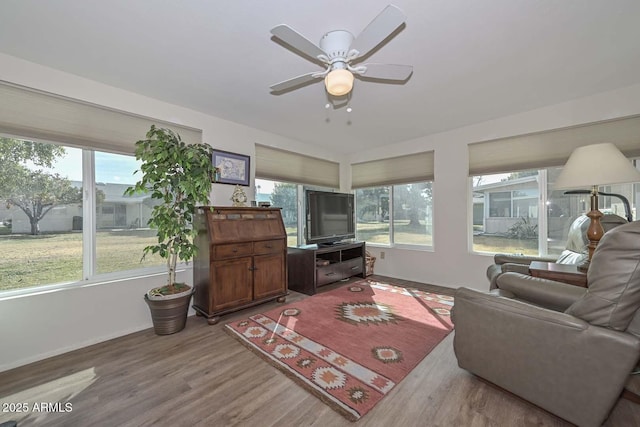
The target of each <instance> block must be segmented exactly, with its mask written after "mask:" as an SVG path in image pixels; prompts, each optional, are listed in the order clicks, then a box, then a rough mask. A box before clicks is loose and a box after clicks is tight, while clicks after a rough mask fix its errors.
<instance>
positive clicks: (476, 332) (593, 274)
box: [452, 221, 640, 426]
mask: <svg viewBox="0 0 640 427" xmlns="http://www.w3.org/2000/svg"><path fill="white" fill-rule="evenodd" d="M497 282H498V289H494V290H493V291H490V292H489V293H486V292H479V291H475V290H472V289H466V288H460V289H458V290H457V291H456V294H455V305H454V308H453V312H452V320H453V322H454V324H455V336H454V351H455V354H456V357H457V359H458V365H459V366H460V367H461V368H463V369H466V370H468V371H470V372H472V373H473V374H475V375H477V376H479V377H482V378H484V379H486V380H487V381H489V382H491V383H493V384H496V385H498V386H499V387H501V388H503V389H505V390H508V391H510V392H512V393H514V394H516V395H518V396H520V397H522V398H524V399H526V400H528V401H530V402H532V403H534V404H535V405H537V406H539V407H541V408H543V409H545V410H547V411H549V412H551V413H553V414H555V415H557V416H559V417H561V418H564V419H566V420H567V421H570V422H572V423H574V424H576V425H578V426H600V425H601V424H602V423H603V422H604V421H605V420H606V418H607V416H608V414H609V412H610V411H611V409H612V408H613V406H614V405H615V403H616V401H617V400H618V398H619V396H620V394H621V392H622V390H623V389H624V386H625V383H626V382H627V380H628V379H629V374H630V373H631V371H632V369H633V368H634V367H635V366H636V364H637V363H638V359H639V358H640V310H639V308H640V221H635V222H631V223H628V224H624V225H621V226H619V227H616V228H614V229H613V230H611V231H609V232H607V233H606V234H605V235H604V237H603V238H602V240H601V241H600V243H599V245H598V247H597V248H596V251H595V253H594V255H593V258H592V260H591V265H590V267H589V271H588V272H587V282H588V287H587V288H581V287H577V286H572V285H568V284H564V283H560V282H554V281H550V280H545V279H540V278H536V277H531V276H527V275H523V274H519V273H514V272H507V273H504V274H502V275H500V277H498V279H497Z"/></svg>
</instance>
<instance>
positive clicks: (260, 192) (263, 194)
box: [256, 179, 298, 246]
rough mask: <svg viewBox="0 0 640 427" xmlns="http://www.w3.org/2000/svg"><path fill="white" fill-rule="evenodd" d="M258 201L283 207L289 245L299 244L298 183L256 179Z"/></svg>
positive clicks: (283, 218) (283, 219)
mask: <svg viewBox="0 0 640 427" xmlns="http://www.w3.org/2000/svg"><path fill="white" fill-rule="evenodd" d="M256 201H257V202H269V203H271V206H273V207H277V208H282V221H283V222H284V227H285V230H286V232H287V245H288V246H298V185H297V184H290V183H286V182H277V181H270V180H266V179H256Z"/></svg>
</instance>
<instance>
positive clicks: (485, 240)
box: [473, 235, 538, 256]
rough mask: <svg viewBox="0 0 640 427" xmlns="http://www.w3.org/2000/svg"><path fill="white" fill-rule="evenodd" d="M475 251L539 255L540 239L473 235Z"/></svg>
mask: <svg viewBox="0 0 640 427" xmlns="http://www.w3.org/2000/svg"><path fill="white" fill-rule="evenodd" d="M473 250H474V251H475V252H493V253H505V254H524V255H534V256H537V255H538V239H511V238H508V237H500V236H483V235H477V236H473Z"/></svg>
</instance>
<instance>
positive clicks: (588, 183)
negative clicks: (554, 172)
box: [554, 143, 640, 190]
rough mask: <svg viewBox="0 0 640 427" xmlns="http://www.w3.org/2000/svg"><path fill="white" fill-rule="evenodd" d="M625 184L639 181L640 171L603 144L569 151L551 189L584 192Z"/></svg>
mask: <svg viewBox="0 0 640 427" xmlns="http://www.w3.org/2000/svg"><path fill="white" fill-rule="evenodd" d="M627 182H640V172H638V170H637V169H636V168H634V167H633V165H632V164H631V162H630V161H629V159H627V158H626V157H625V156H624V154H622V153H621V152H620V150H618V148H617V147H616V146H615V145H613V144H611V143H603V144H593V145H585V146H582V147H578V148H576V149H575V150H573V152H572V153H571V156H569V160H567V164H566V165H564V168H563V169H562V172H561V173H560V176H559V177H558V179H557V180H556V182H555V186H554V187H555V188H556V189H559V190H560V189H570V188H584V189H588V188H591V187H593V186H599V185H609V184H622V183H627Z"/></svg>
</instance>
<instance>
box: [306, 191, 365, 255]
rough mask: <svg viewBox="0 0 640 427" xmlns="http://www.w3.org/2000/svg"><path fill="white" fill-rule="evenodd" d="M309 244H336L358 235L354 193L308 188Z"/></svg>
mask: <svg viewBox="0 0 640 427" xmlns="http://www.w3.org/2000/svg"><path fill="white" fill-rule="evenodd" d="M305 195H306V197H305V200H306V233H305V239H306V242H307V244H308V245H312V244H320V245H328V244H335V243H337V242H340V241H342V240H345V239H353V238H355V237H356V229H355V222H354V203H353V194H348V193H331V192H327V191H316V190H306V192H305Z"/></svg>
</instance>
